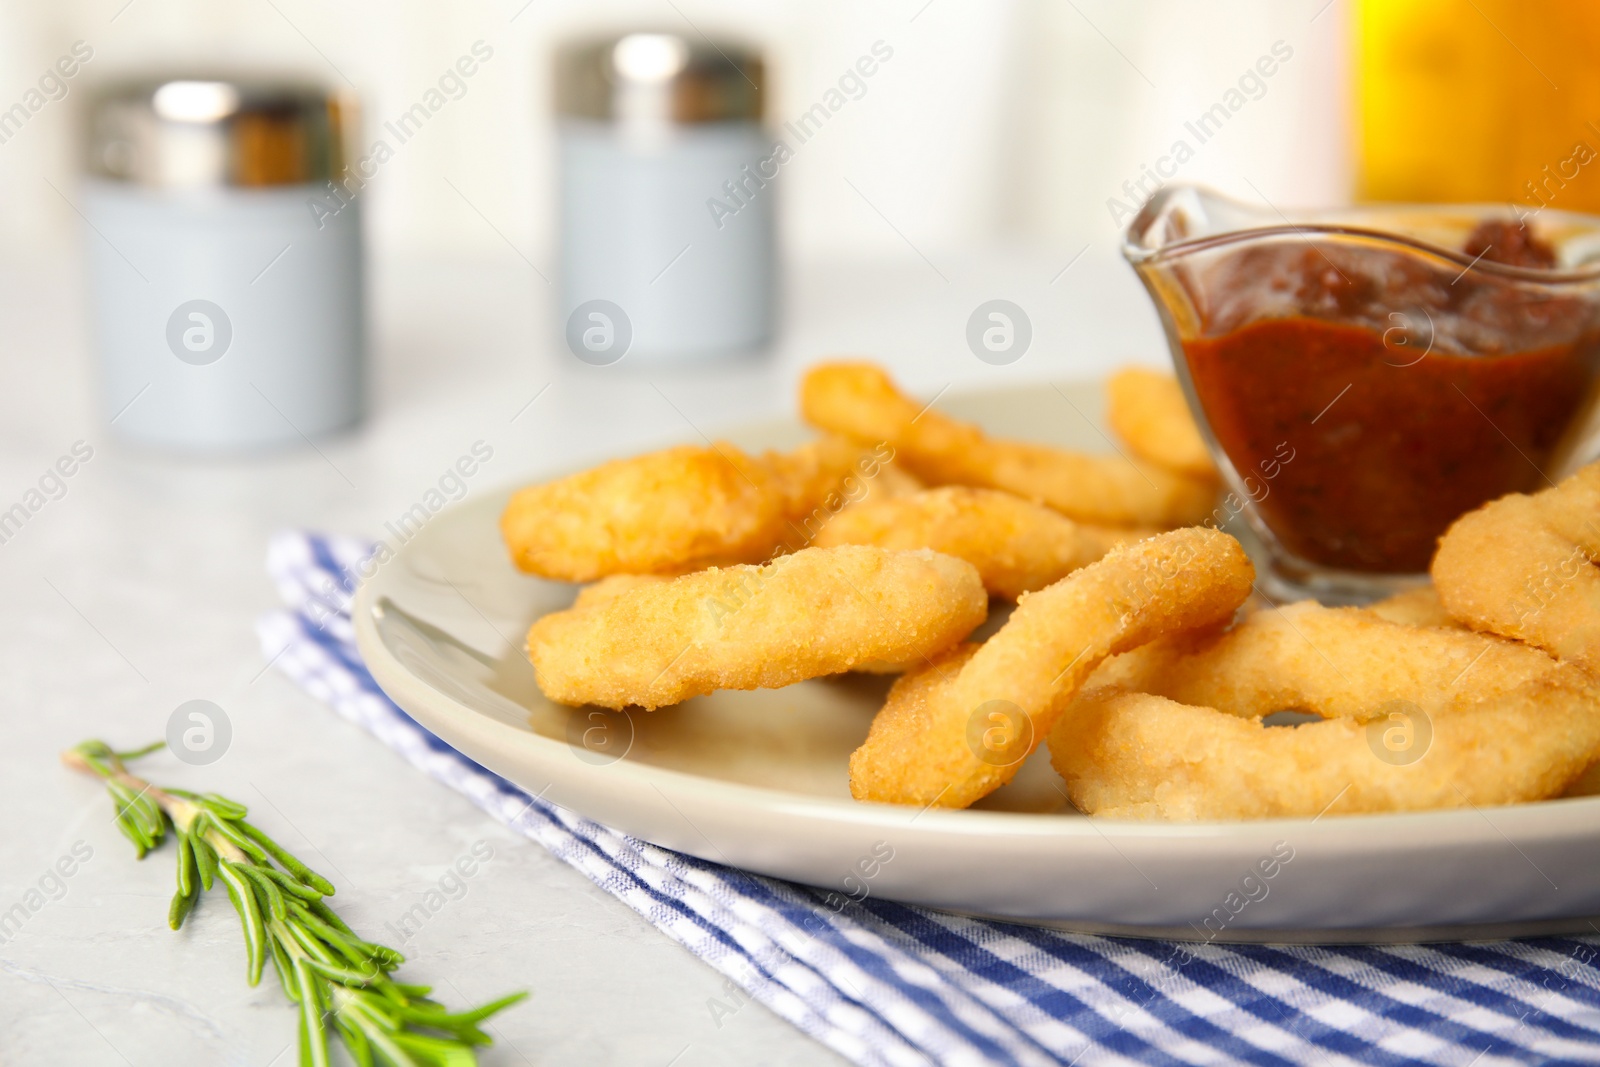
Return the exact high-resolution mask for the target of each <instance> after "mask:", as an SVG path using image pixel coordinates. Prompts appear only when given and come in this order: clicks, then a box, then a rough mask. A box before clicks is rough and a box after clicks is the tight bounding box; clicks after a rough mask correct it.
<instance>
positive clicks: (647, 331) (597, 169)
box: [555, 33, 786, 364]
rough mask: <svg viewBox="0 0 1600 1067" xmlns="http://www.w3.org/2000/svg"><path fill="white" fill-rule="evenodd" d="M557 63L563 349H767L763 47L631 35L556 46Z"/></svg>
mask: <svg viewBox="0 0 1600 1067" xmlns="http://www.w3.org/2000/svg"><path fill="white" fill-rule="evenodd" d="M555 70H556V108H557V111H558V128H559V139H560V198H561V209H560V222H561V277H562V305H563V306H562V317H563V320H564V321H565V324H566V334H567V344H568V347H569V348H571V350H572V351H573V353H574V354H575V355H576V356H577V357H578V358H579V359H582V360H584V361H585V362H588V363H593V364H608V363H614V362H616V361H617V360H618V359H621V358H622V357H623V356H624V355H627V356H628V358H629V360H630V362H635V361H638V362H647V363H667V362H685V361H692V360H696V359H701V358H706V357H715V356H719V355H724V354H728V353H733V352H739V351H749V350H752V349H756V348H758V347H760V346H761V345H762V344H764V343H765V342H766V341H767V339H768V338H769V337H770V336H771V333H772V323H773V303H774V299H773V287H774V282H775V273H776V271H775V265H774V259H775V252H774V238H773V217H774V211H773V200H774V194H775V192H776V190H775V188H774V183H775V179H776V178H777V176H778V168H779V166H780V165H781V162H782V161H783V159H781V158H778V157H777V156H775V154H774V150H773V148H774V146H773V141H772V139H771V138H770V137H769V136H768V135H767V134H766V133H765V131H764V130H763V127H762V121H761V120H762V108H763V98H764V95H765V93H764V90H763V84H764V67H763V64H762V60H761V57H760V56H759V55H758V54H757V53H756V52H755V51H753V50H752V49H750V48H747V47H744V46H741V45H739V44H736V43H734V42H731V41H718V42H710V41H702V40H700V39H698V38H696V39H693V40H691V39H688V38H685V37H683V36H680V35H678V34H674V33H628V34H622V35H613V36H609V37H605V38H601V39H591V40H586V41H578V42H573V43H569V44H567V45H565V46H563V47H561V48H560V49H559V50H558V51H557V54H556V63H555ZM783 158H786V157H783Z"/></svg>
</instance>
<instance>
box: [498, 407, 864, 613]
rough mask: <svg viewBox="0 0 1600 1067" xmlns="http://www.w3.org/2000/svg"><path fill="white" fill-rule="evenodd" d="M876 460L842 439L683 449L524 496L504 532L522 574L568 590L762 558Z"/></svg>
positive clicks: (509, 509) (514, 501) (609, 466)
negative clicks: (748, 450)
mask: <svg viewBox="0 0 1600 1067" xmlns="http://www.w3.org/2000/svg"><path fill="white" fill-rule="evenodd" d="M868 461H869V460H868V459H867V458H864V453H863V452H862V450H861V448H860V447H858V446H856V445H854V444H852V443H850V442H848V441H845V440H843V439H840V438H824V439H822V440H819V441H814V442H811V443H810V444H807V445H804V446H802V447H801V448H799V449H796V450H795V451H794V452H791V453H787V454H779V453H774V452H768V453H766V454H765V455H763V456H759V457H754V456H749V455H747V454H745V453H744V452H741V451H740V450H739V449H738V448H735V447H734V446H733V445H731V444H728V443H727V442H718V443H716V444H715V445H713V446H712V447H710V448H701V447H698V446H694V445H680V446H679V447H677V448H669V449H666V450H664V451H660V452H650V453H647V454H646V455H642V456H634V457H632V458H630V459H619V460H613V461H611V462H609V463H603V464H601V465H600V466H598V467H594V468H592V469H590V470H586V471H582V472H580V473H578V474H573V475H570V476H568V477H566V478H561V479H558V480H556V481H553V482H547V483H545V484H543V485H535V486H529V487H528V488H526V489H522V490H520V491H518V492H517V493H516V494H515V495H513V496H512V498H511V501H510V503H508V504H507V505H506V510H505V513H504V514H503V515H502V516H501V517H500V532H501V536H502V537H503V538H504V539H505V543H506V545H507V547H508V548H509V549H510V550H511V558H512V560H513V561H514V562H515V563H516V565H517V566H518V567H519V568H521V569H522V570H524V571H528V572H529V573H531V574H537V575H539V576H540V577H543V578H554V579H557V580H560V581H567V582H588V581H593V580H594V579H596V578H602V577H604V576H606V575H608V574H648V573H654V572H663V571H669V572H672V571H684V570H689V569H693V568H696V567H704V566H707V565H710V564H713V563H729V562H733V563H744V562H754V561H757V560H763V559H768V558H770V557H771V556H772V555H773V554H774V553H775V552H776V551H779V550H780V548H781V547H782V546H784V545H786V544H788V543H790V542H794V541H797V540H800V539H802V538H803V535H802V534H799V533H798V532H797V528H796V526H795V525H794V524H795V523H796V522H797V520H800V519H801V518H803V517H805V516H806V515H808V514H809V513H810V512H811V511H812V510H813V509H815V508H817V507H820V506H822V503H823V501H824V500H825V499H826V498H827V497H828V496H829V495H830V494H832V493H834V492H835V491H836V490H837V489H838V488H839V486H840V485H841V484H842V483H843V481H844V479H845V478H846V477H848V476H850V475H851V474H852V473H855V472H857V471H858V466H859V465H860V464H862V463H864V462H868Z"/></svg>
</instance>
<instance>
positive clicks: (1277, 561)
mask: <svg viewBox="0 0 1600 1067" xmlns="http://www.w3.org/2000/svg"><path fill="white" fill-rule="evenodd" d="M1123 254H1124V255H1125V256H1126V257H1127V259H1128V261H1129V262H1130V263H1132V264H1133V266H1134V268H1135V270H1136V271H1137V272H1138V274H1139V277H1140V279H1141V280H1142V281H1143V282H1144V285H1145V288H1146V289H1147V290H1148V291H1149V293H1150V295H1151V297H1152V299H1153V300H1154V301H1155V305H1156V308H1157V311H1158V312H1159V314H1160V317H1161V321H1162V324H1163V326H1164V327H1165V330H1166V334H1167V339H1168V342H1169V344H1170V346H1171V349H1172V356H1173V361H1174V363H1175V364H1176V366H1177V370H1178V377H1179V379H1180V380H1181V381H1182V383H1183V386H1184V390H1185V392H1186V393H1187V395H1188V399H1189V403H1190V407H1191V408H1192V410H1193V411H1194V414H1195V417H1196V419H1197V421H1198V422H1199V424H1200V428H1201V431H1202V433H1203V434H1204V435H1205V436H1206V439H1207V441H1208V443H1209V444H1210V446H1211V450H1212V454H1213V456H1214V457H1215V458H1216V460H1217V464H1218V466H1219V467H1220V468H1221V470H1222V472H1223V476H1224V478H1225V479H1226V481H1227V483H1228V487H1229V489H1230V490H1231V493H1230V495H1229V497H1228V498H1227V500H1225V502H1224V504H1225V507H1227V508H1228V509H1229V510H1237V511H1239V512H1241V513H1242V514H1243V515H1244V518H1245V519H1246V521H1247V522H1248V523H1249V525H1250V527H1251V528H1252V530H1253V531H1254V533H1255V534H1256V535H1257V536H1258V537H1259V538H1260V540H1261V541H1262V543H1263V549H1264V552H1265V557H1266V558H1265V559H1264V560H1263V561H1261V562H1263V563H1265V567H1264V568H1263V571H1264V577H1265V578H1266V579H1267V581H1268V583H1269V585H1271V586H1273V587H1276V589H1277V590H1278V591H1279V593H1280V594H1285V595H1310V596H1315V597H1317V598H1319V599H1322V600H1324V601H1346V602H1360V601H1363V600H1368V599H1372V598H1375V597H1378V596H1383V595H1387V594H1388V593H1390V592H1393V591H1395V590H1397V589H1399V588H1402V587H1404V586H1407V585H1410V584H1414V583H1415V582H1416V581H1417V580H1418V579H1419V577H1420V576H1421V575H1423V574H1424V573H1425V572H1426V571H1427V568H1428V564H1429V562H1430V560H1431V559H1432V557H1433V551H1434V547H1435V543H1436V541H1437V539H1438V537H1439V535H1440V534H1442V533H1443V532H1444V531H1445V529H1446V528H1447V527H1448V526H1449V525H1450V523H1451V522H1453V521H1454V520H1455V519H1456V518H1457V517H1458V516H1460V515H1462V514H1464V513H1466V512H1468V511H1471V510H1472V509H1473V508H1476V507H1478V506H1479V505H1480V504H1483V503H1485V502H1487V501H1489V500H1492V499H1494V498H1495V497H1498V496H1502V495H1504V494H1506V493H1512V492H1528V491H1534V490H1538V489H1542V488H1545V487H1546V486H1548V485H1550V484H1552V483H1553V482H1554V481H1556V480H1559V479H1560V478H1561V476H1562V475H1563V474H1565V473H1567V472H1569V471H1570V470H1571V469H1572V468H1573V467H1575V466H1576V465H1578V464H1580V463H1582V462H1584V461H1585V460H1587V459H1588V458H1590V457H1589V455H1588V450H1589V445H1590V442H1591V441H1592V440H1593V439H1594V436H1595V435H1594V432H1593V430H1594V427H1593V426H1591V422H1592V421H1593V418H1594V416H1595V410H1596V403H1595V399H1596V392H1597V385H1600V218H1596V217H1592V216H1587V215H1578V214H1571V213H1562V212H1555V211H1546V212H1541V213H1540V214H1539V216H1538V218H1537V219H1536V220H1526V219H1524V220H1522V221H1521V222H1520V223H1519V220H1518V218H1517V216H1516V214H1515V213H1514V212H1513V211H1512V210H1511V209H1509V208H1496V207H1487V206H1473V205H1439V206H1434V205H1427V206H1365V207H1359V208H1350V209H1341V210H1337V211H1324V212H1313V213H1302V214H1299V215H1297V216H1293V217H1288V218H1286V217H1284V216H1283V215H1281V214H1280V213H1278V212H1277V211H1275V210H1265V211H1257V210H1255V209H1253V208H1250V207H1247V206H1245V205H1242V204H1239V203H1236V202H1234V201H1231V200H1227V199H1225V198H1223V197H1220V196H1217V195H1216V194H1214V193H1211V192H1208V191H1206V190H1204V189H1200V188H1196V187H1193V186H1168V187H1166V188H1164V189H1162V190H1161V191H1160V192H1159V193H1157V195H1156V196H1155V197H1154V198H1153V199H1152V200H1151V201H1150V202H1149V203H1148V204H1146V205H1145V207H1144V209H1143V210H1142V211H1141V212H1140V213H1139V216H1138V217H1137V218H1136V219H1134V221H1133V224H1132V226H1131V227H1130V228H1129V231H1128V234H1127V237H1126V240H1125V242H1124V245H1123Z"/></svg>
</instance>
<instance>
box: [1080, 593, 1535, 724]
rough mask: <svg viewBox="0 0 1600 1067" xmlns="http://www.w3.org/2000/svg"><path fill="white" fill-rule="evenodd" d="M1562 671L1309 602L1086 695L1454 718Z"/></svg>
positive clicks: (1123, 666)
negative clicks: (1398, 706) (1398, 705)
mask: <svg viewBox="0 0 1600 1067" xmlns="http://www.w3.org/2000/svg"><path fill="white" fill-rule="evenodd" d="M1560 671H1561V668H1560V666H1559V665H1558V664H1557V663H1556V661H1555V660H1553V659H1551V658H1550V657H1549V656H1548V655H1546V654H1545V653H1543V652H1540V651H1539V650H1538V649H1535V648H1529V647H1527V646H1526V645H1519V644H1517V643H1515V642H1513V641H1506V640H1504V639H1502V638H1499V637H1493V636H1488V635H1485V634H1477V633H1472V632H1471V631H1469V630H1461V629H1427V628H1421V627H1416V626H1408V625H1404V624H1401V623H1394V622H1389V621H1387V620H1385V619H1382V618H1379V617H1377V616H1376V615H1374V614H1372V612H1371V611H1369V610H1367V609H1363V608H1326V607H1323V606H1322V605H1320V604H1317V603H1315V602H1314V601H1309V600H1308V601H1303V602H1301V603H1299V604H1291V605H1289V606H1288V607H1285V608H1282V609H1279V610H1267V611H1258V612H1256V613H1254V614H1252V615H1249V616H1247V617H1245V618H1244V619H1243V620H1242V621H1240V622H1239V623H1238V624H1237V625H1235V626H1234V627H1233V628H1232V629H1229V630H1226V631H1216V630H1213V631H1209V632H1202V633H1186V634H1178V635H1174V636H1170V637H1163V638H1159V639H1157V640H1155V641H1152V642H1150V643H1149V644H1147V645H1144V646H1143V647H1140V648H1136V649H1134V650H1133V651H1131V652H1127V653H1125V654H1123V655H1120V656H1117V657H1115V658H1113V659H1111V660H1108V661H1107V662H1106V663H1105V664H1104V665H1103V666H1102V667H1101V668H1100V669H1099V670H1098V671H1096V672H1095V674H1094V676H1093V677H1092V678H1091V679H1090V680H1089V683H1088V686H1089V687H1101V686H1116V687H1118V688H1121V689H1125V690H1128V691H1130V692H1143V693H1152V694H1155V695H1157V696H1163V697H1167V698H1169V699H1171V700H1175V701H1177V702H1178V703H1180V704H1195V705H1200V706H1204V707H1209V708H1215V709H1217V710H1219V711H1223V712H1226V713H1228V714H1231V715H1236V716H1240V717H1243V718H1259V717H1261V716H1263V715H1270V714H1271V713H1272V712H1275V711H1286V710H1294V711H1306V712H1312V713H1314V714H1317V715H1321V716H1323V717H1324V718H1354V719H1358V720H1361V719H1366V718H1370V717H1372V716H1373V715H1377V714H1381V712H1380V711H1379V709H1380V708H1382V707H1384V706H1385V705H1387V704H1390V703H1392V702H1395V701H1409V702H1412V703H1414V704H1415V705H1416V706H1418V707H1420V708H1422V710H1423V711H1424V712H1426V713H1427V714H1429V715H1440V714H1445V713H1448V712H1450V711H1455V710H1459V709H1460V708H1462V707H1465V706H1467V705H1469V704H1474V703H1477V702H1478V701H1480V700H1482V699H1483V698H1484V697H1485V696H1488V695H1491V694H1496V693H1502V692H1505V691H1507V690H1509V689H1513V688H1515V687H1517V686H1519V685H1522V684H1523V683H1525V682H1528V681H1531V680H1533V679H1536V678H1548V677H1553V676H1555V675H1556V674H1557V673H1559V672H1560ZM1072 721H1073V715H1072V714H1071V712H1070V711H1069V712H1068V713H1067V714H1066V715H1065V716H1064V717H1063V719H1062V724H1061V725H1060V726H1058V727H1057V733H1056V736H1055V737H1053V738H1052V744H1054V743H1057V741H1058V740H1059V741H1060V742H1061V743H1066V742H1067V740H1068V739H1069V738H1070V736H1071V723H1072Z"/></svg>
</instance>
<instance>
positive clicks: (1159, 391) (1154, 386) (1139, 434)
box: [1106, 367, 1217, 479]
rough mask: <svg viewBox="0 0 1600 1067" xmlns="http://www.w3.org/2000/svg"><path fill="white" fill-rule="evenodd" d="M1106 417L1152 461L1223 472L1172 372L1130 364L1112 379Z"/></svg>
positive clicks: (1201, 472)
mask: <svg viewBox="0 0 1600 1067" xmlns="http://www.w3.org/2000/svg"><path fill="white" fill-rule="evenodd" d="M1106 423H1107V424H1108V425H1109V426H1110V427H1111V432H1112V433H1114V434H1116V435H1117V436H1118V437H1120V438H1122V443H1123V444H1125V445H1127V446H1128V451H1129V452H1132V453H1133V454H1134V455H1135V456H1137V457H1138V458H1139V459H1142V460H1144V461H1145V462H1147V463H1154V464H1156V465H1157V466H1158V467H1165V468H1167V469H1168V470H1174V471H1178V472H1179V473H1182V474H1188V475H1191V476H1193V477H1195V478H1203V479H1215V478H1216V477H1217V466H1216V464H1215V463H1212V462H1211V452H1210V450H1209V449H1207V448H1206V443H1205V440H1204V439H1203V438H1201V436H1200V428H1199V427H1197V426H1196V425H1195V424H1194V417H1193V416H1192V415H1190V414H1189V402H1188V401H1187V400H1185V399H1184V398H1183V390H1182V389H1181V388H1179V386H1178V379H1176V378H1174V377H1173V376H1172V375H1170V374H1162V373H1161V372H1160V371H1153V370H1146V369H1145V368H1143V367H1128V368H1127V369H1125V370H1120V371H1117V372H1116V373H1115V374H1113V375H1112V376H1111V377H1110V378H1108V379H1106Z"/></svg>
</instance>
